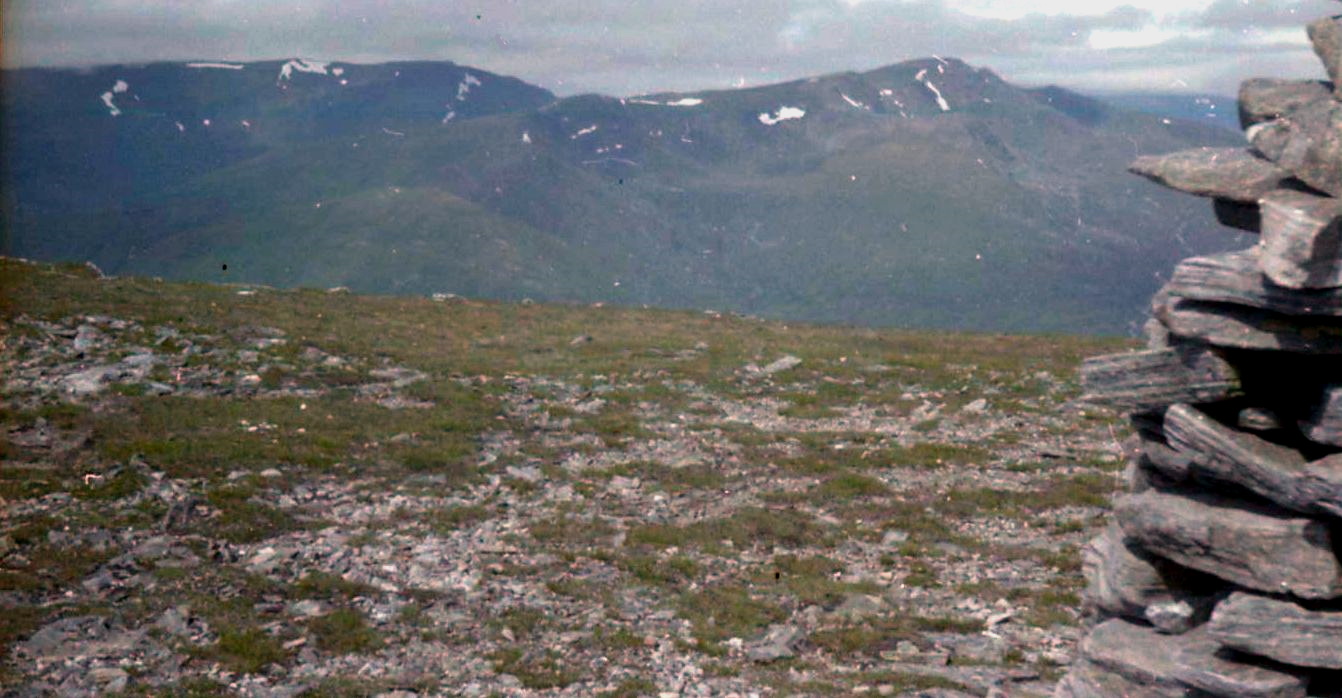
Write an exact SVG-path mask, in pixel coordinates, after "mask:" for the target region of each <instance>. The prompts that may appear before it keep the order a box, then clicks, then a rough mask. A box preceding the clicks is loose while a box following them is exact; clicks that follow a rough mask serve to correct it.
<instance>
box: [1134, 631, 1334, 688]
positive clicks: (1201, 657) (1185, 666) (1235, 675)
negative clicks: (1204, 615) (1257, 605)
mask: <svg viewBox="0 0 1342 698" xmlns="http://www.w3.org/2000/svg"><path fill="white" fill-rule="evenodd" d="M1153 634H1154V633H1150V632H1148V636H1149V635H1153ZM1147 641H1148V642H1149V641H1150V640H1149V639H1148V640H1147ZM1228 654H1229V653H1227V652H1225V651H1224V650H1223V648H1222V647H1221V643H1219V642H1217V641H1216V640H1215V639H1213V638H1212V637H1211V635H1210V634H1209V633H1208V632H1207V627H1206V626H1205V625H1204V626H1201V627H1199V628H1198V629H1197V630H1194V631H1192V632H1189V633H1186V634H1184V635H1180V636H1179V638H1178V643H1177V645H1176V646H1175V647H1174V649H1173V664H1174V671H1173V672H1172V674H1173V676H1174V678H1175V679H1177V680H1179V681H1180V682H1181V683H1183V684H1186V685H1188V686H1190V687H1192V688H1196V689H1199V690H1201V691H1206V692H1207V693H1208V694H1211V695H1214V696H1236V698H1304V697H1305V695H1306V693H1307V691H1308V689H1309V686H1308V682H1307V681H1306V680H1305V679H1304V678H1303V677H1301V676H1299V675H1297V674H1290V673H1286V672H1284V671H1279V670H1276V669H1272V668H1268V667H1265V666H1260V665H1257V664H1252V663H1250V660H1247V658H1241V657H1237V658H1234V659H1232V658H1229V657H1228V656H1227V655H1228Z"/></svg>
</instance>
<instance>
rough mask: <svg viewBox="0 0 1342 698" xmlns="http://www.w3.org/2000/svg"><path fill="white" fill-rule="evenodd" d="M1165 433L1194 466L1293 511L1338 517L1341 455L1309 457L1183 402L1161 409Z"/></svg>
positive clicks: (1341, 494) (1341, 500)
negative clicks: (1233, 427)
mask: <svg viewBox="0 0 1342 698" xmlns="http://www.w3.org/2000/svg"><path fill="white" fill-rule="evenodd" d="M1165 438H1166V439H1168V440H1169V443H1170V445H1171V446H1173V447H1174V448H1175V449H1176V450H1178V451H1180V452H1181V453H1183V454H1184V455H1185V456H1187V457H1188V458H1189V459H1190V460H1191V461H1192V463H1193V469H1194V471H1196V472H1199V473H1202V474H1205V475H1210V476H1211V477H1212V478H1213V479H1216V480H1220V481H1222V482H1228V483H1232V484H1235V485H1239V486H1240V487H1243V488H1244V489H1246V490H1249V491H1250V492H1253V493H1254V494H1257V495H1258V496H1260V497H1263V498H1264V499H1267V500H1269V501H1271V502H1273V503H1275V504H1278V505H1281V506H1283V507H1285V508H1287V509H1290V510H1292V511H1298V512H1302V513H1306V514H1324V515H1330V516H1334V517H1342V455H1337V456H1330V457H1328V458H1323V459H1321V460H1317V461H1313V462H1310V461H1307V460H1306V459H1305V457H1304V456H1303V455H1301V453H1300V452H1299V451H1297V450H1295V449H1293V448H1287V447H1285V446H1280V445H1278V444H1275V443H1272V442H1271V441H1268V440H1266V439H1263V438H1260V437H1258V436H1255V435H1253V434H1249V433H1245V432H1242V431H1236V430H1234V429H1231V428H1230V427H1227V426H1225V425H1224V424H1221V423H1220V422H1218V421H1216V420H1214V419H1212V418H1211V417H1209V416H1207V415H1206V414H1205V413H1203V412H1202V411H1200V410H1198V409H1197V408H1194V407H1190V406H1188V405H1174V406H1172V407H1170V408H1169V410H1167V411H1166V412H1165Z"/></svg>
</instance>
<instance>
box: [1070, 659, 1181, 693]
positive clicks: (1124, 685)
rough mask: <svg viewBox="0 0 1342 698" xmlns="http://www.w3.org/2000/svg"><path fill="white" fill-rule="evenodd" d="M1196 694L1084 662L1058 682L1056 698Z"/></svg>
mask: <svg viewBox="0 0 1342 698" xmlns="http://www.w3.org/2000/svg"><path fill="white" fill-rule="evenodd" d="M1192 694H1193V691H1192V689H1189V688H1187V687H1185V686H1183V685H1164V686H1150V685H1147V684H1144V683H1142V682H1141V681H1133V680H1131V679H1128V678H1126V677H1124V676H1121V675H1119V674H1117V673H1115V672H1112V671H1109V670H1108V669H1104V668H1102V667H1099V666H1096V665H1095V663H1094V662H1090V661H1087V660H1085V659H1080V660H1077V661H1076V662H1073V663H1072V665H1071V667H1070V668H1069V669H1068V671H1067V675H1066V676H1064V677H1062V680H1061V681H1059V682H1058V687H1057V689H1056V690H1055V691H1054V693H1053V698H1114V697H1115V696H1122V697H1123V698H1183V697H1184V696H1191V695H1192Z"/></svg>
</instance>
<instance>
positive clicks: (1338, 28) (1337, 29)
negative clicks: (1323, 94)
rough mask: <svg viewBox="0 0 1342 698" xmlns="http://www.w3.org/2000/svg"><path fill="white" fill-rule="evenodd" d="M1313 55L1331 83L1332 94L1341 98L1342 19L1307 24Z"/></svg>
mask: <svg viewBox="0 0 1342 698" xmlns="http://www.w3.org/2000/svg"><path fill="white" fill-rule="evenodd" d="M1306 33H1307V34H1308V35H1309V42H1310V43H1311V44H1313V45H1314V53H1316V54H1318V56H1319V60H1320V61H1322V62H1323V69H1324V70H1326V71H1328V79H1329V80H1332V81H1333V94H1336V95H1338V96H1339V97H1342V84H1339V83H1342V18H1338V17H1324V18H1322V19H1317V20H1315V21H1313V22H1310V23H1309V26H1308V27H1307V28H1306Z"/></svg>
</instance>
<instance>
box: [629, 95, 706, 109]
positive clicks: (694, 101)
mask: <svg viewBox="0 0 1342 698" xmlns="http://www.w3.org/2000/svg"><path fill="white" fill-rule="evenodd" d="M629 102H630V103H631V104H648V105H651V106H654V107H697V106H699V105H700V104H703V103H704V100H702V99H700V98H698V97H681V98H680V99H674V100H671V101H670V102H658V101H657V100H653V99H630V100H629Z"/></svg>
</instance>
